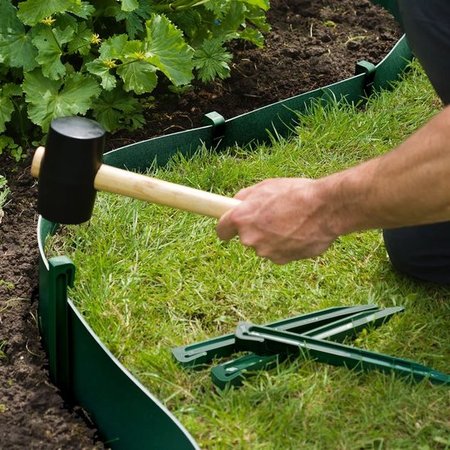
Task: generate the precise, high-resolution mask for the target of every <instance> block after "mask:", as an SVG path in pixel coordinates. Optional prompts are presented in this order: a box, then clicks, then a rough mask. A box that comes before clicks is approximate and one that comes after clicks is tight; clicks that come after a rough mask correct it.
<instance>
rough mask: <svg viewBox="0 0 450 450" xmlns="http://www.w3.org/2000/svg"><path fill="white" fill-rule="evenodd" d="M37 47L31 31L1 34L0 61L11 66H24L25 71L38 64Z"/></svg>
mask: <svg viewBox="0 0 450 450" xmlns="http://www.w3.org/2000/svg"><path fill="white" fill-rule="evenodd" d="M36 56H37V49H36V47H35V46H34V45H33V43H32V37H31V32H28V33H25V32H23V33H19V34H10V35H9V36H7V37H6V38H5V37H4V36H0V62H1V63H3V64H7V65H9V66H10V67H20V68H23V70H24V71H25V72H28V71H30V70H33V69H35V68H36V67H37V66H38V62H37V61H36Z"/></svg>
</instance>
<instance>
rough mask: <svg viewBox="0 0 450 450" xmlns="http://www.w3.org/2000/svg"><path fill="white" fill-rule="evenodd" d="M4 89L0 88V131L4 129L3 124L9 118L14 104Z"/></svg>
mask: <svg viewBox="0 0 450 450" xmlns="http://www.w3.org/2000/svg"><path fill="white" fill-rule="evenodd" d="M3 91H4V90H3V89H2V90H0V133H3V131H5V129H6V127H5V125H6V124H7V123H8V122H9V121H10V120H11V114H12V113H13V111H14V105H13V102H12V101H11V99H10V97H9V96H8V95H5V93H4V92H3Z"/></svg>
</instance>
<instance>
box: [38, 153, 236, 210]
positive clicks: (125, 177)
mask: <svg viewBox="0 0 450 450" xmlns="http://www.w3.org/2000/svg"><path fill="white" fill-rule="evenodd" d="M44 152H45V148H44V147H39V148H38V149H37V150H36V152H35V155H34V158H33V162H32V166H31V173H32V175H33V176H34V177H35V178H38V177H39V172H40V167H41V162H42V158H43V157H44ZM94 188H95V189H96V190H97V191H104V192H111V193H114V194H120V195H124V196H127V197H132V198H136V199H139V200H144V201H146V202H150V203H158V204H160V205H165V206H171V207H173V208H177V209H182V210H184V211H189V212H193V213H196V214H201V215H203V216H209V217H215V218H217V219H218V218H220V217H221V216H222V215H223V214H224V213H225V212H227V211H228V210H230V209H232V208H234V207H235V206H237V205H239V203H240V200H237V199H234V198H230V197H224V196H222V195H217V194H213V193H210V192H206V191H202V190H199V189H194V188H191V187H188V186H183V185H179V184H175V183H170V182H168V181H163V180H159V179H157V178H152V177H148V176H145V175H140V174H137V173H133V172H129V171H126V170H122V169H117V168H116V167H112V166H108V165H105V164H102V165H101V166H100V169H99V170H98V172H97V175H96V176H95V179H94Z"/></svg>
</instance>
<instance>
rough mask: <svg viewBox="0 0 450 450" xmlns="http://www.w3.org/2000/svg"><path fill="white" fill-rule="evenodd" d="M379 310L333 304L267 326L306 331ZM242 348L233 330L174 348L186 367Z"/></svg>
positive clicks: (367, 306)
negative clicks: (365, 312)
mask: <svg viewBox="0 0 450 450" xmlns="http://www.w3.org/2000/svg"><path fill="white" fill-rule="evenodd" d="M377 309H378V307H377V306H376V305H358V306H352V307H346V306H339V307H332V308H327V309H323V310H320V311H314V312H312V313H308V314H302V315H300V316H296V317H291V318H289V319H283V320H279V321H277V322H272V323H269V324H267V325H266V326H267V327H271V328H277V329H280V330H289V331H293V332H295V333H304V332H306V331H309V330H311V329H315V328H317V327H319V326H322V325H325V324H327V323H330V322H335V321H336V320H338V319H341V318H343V317H348V316H351V315H353V314H355V313H358V312H362V311H375V310H377ZM238 351H239V350H237V349H236V348H235V336H234V334H232V333H230V334H226V335H223V336H220V337H217V338H214V339H209V340H206V341H202V342H197V343H194V344H189V345H186V346H182V347H176V348H174V349H172V354H173V357H174V358H175V359H176V360H177V362H178V363H179V364H181V365H182V366H183V367H189V368H201V367H202V365H204V364H207V363H209V362H211V361H212V360H213V359H214V358H222V357H226V356H230V355H232V354H233V353H236V352H238Z"/></svg>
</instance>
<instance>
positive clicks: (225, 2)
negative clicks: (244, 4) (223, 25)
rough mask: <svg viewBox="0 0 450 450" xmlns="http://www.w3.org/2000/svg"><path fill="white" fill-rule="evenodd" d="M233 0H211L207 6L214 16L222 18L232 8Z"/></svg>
mask: <svg viewBox="0 0 450 450" xmlns="http://www.w3.org/2000/svg"><path fill="white" fill-rule="evenodd" d="M231 2H232V0H210V1H209V2H207V3H206V4H205V8H206V9H208V10H210V11H212V12H213V13H214V16H215V17H217V18H219V19H220V18H222V17H223V16H224V15H225V14H226V13H227V12H228V10H229V9H230V4H231Z"/></svg>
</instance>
